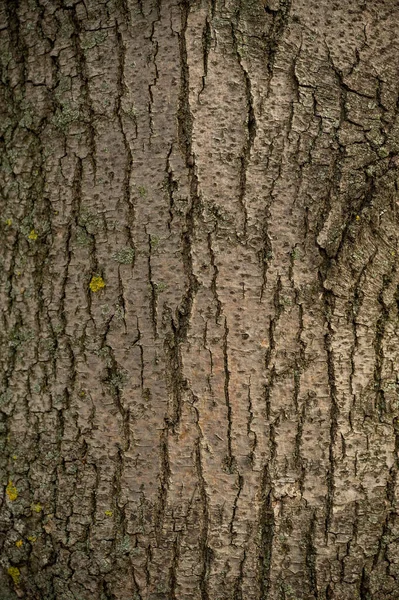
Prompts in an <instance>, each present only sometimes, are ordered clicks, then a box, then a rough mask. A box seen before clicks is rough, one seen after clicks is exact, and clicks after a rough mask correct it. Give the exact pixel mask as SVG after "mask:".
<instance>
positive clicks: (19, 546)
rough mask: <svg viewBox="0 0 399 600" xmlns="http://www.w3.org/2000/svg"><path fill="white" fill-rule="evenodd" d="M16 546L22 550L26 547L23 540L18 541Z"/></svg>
mask: <svg viewBox="0 0 399 600" xmlns="http://www.w3.org/2000/svg"><path fill="white" fill-rule="evenodd" d="M15 545H16V547H17V548H21V547H22V546H23V545H24V543H23V541H22V540H17V541H16V542H15Z"/></svg>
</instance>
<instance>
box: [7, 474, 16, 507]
mask: <svg viewBox="0 0 399 600" xmlns="http://www.w3.org/2000/svg"><path fill="white" fill-rule="evenodd" d="M6 494H7V496H8V498H9V499H10V500H11V502H14V500H16V499H17V498H18V490H17V488H16V487H15V485H14V484H13V482H12V481H11V479H10V481H9V482H8V485H7V487H6Z"/></svg>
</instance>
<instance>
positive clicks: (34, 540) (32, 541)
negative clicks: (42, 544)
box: [28, 535, 37, 544]
mask: <svg viewBox="0 0 399 600" xmlns="http://www.w3.org/2000/svg"><path fill="white" fill-rule="evenodd" d="M36 540H37V537H36V536H35V535H28V542H30V543H31V544H34V543H35V542H36Z"/></svg>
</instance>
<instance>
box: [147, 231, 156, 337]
mask: <svg viewBox="0 0 399 600" xmlns="http://www.w3.org/2000/svg"><path fill="white" fill-rule="evenodd" d="M147 236H148V281H149V282H150V288H151V322H152V327H153V332H154V339H157V337H158V310H157V306H158V292H157V285H156V282H155V281H154V280H153V278H152V264H151V258H152V247H153V239H152V236H151V235H150V234H147Z"/></svg>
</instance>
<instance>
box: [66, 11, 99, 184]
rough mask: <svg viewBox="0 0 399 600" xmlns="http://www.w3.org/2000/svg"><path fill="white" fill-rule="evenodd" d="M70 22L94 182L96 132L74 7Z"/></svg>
mask: <svg viewBox="0 0 399 600" xmlns="http://www.w3.org/2000/svg"><path fill="white" fill-rule="evenodd" d="M71 20H72V24H73V26H74V32H73V34H72V40H73V42H74V47H75V56H76V61H77V71H78V73H79V76H80V78H81V82H82V86H81V95H82V101H83V106H84V108H85V109H86V113H87V128H88V133H89V147H90V156H89V157H90V160H91V163H92V167H93V175H94V180H95V179H96V173H97V162H96V155H97V153H96V131H95V127H94V118H95V113H94V109H93V106H92V102H91V98H90V86H89V77H88V75H87V67H86V57H85V55H84V51H83V49H82V46H81V42H80V33H81V24H80V21H79V18H78V15H77V13H76V8H75V6H74V7H73V9H72V11H71Z"/></svg>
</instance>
